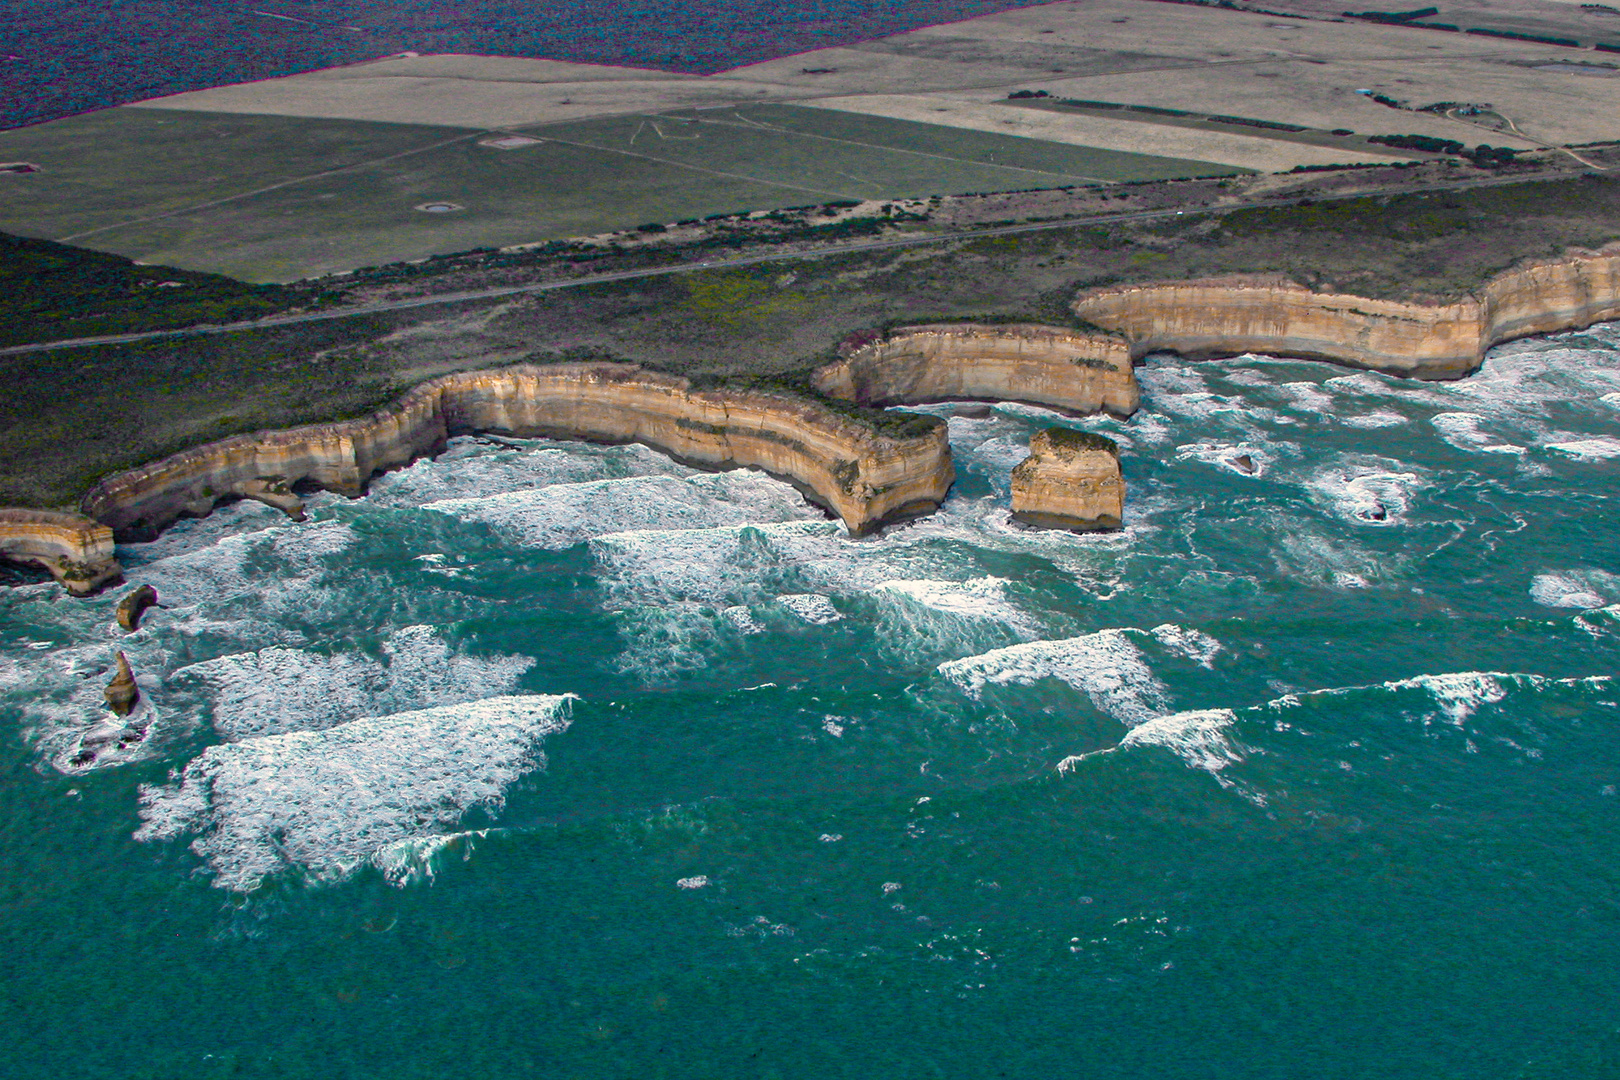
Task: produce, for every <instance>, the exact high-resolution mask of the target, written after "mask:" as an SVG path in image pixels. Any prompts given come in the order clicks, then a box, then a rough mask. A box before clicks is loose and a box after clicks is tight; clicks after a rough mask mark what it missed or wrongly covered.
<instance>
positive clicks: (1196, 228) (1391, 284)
mask: <svg viewBox="0 0 1620 1080" xmlns="http://www.w3.org/2000/svg"><path fill="white" fill-rule="evenodd" d="M1271 179H1272V180H1276V179H1278V178H1271ZM1616 240H1620V181H1617V180H1616V179H1613V178H1611V177H1609V176H1607V175H1601V174H1595V173H1594V174H1587V175H1575V176H1571V177H1569V178H1565V179H1557V180H1549V181H1542V182H1535V183H1523V184H1508V185H1505V186H1496V187H1480V188H1473V189H1466V190H1453V191H1446V192H1443V193H1430V194H1423V193H1406V194H1388V195H1368V196H1364V197H1357V198H1349V199H1336V200H1332V201H1326V200H1324V201H1320V202H1313V203H1310V204H1308V205H1290V206H1277V207H1269V208H1261V209H1249V210H1235V211H1231V212H1226V213H1198V212H1192V211H1189V212H1187V213H1185V214H1184V215H1181V216H1172V217H1169V218H1159V219H1155V220H1146V221H1134V222H1114V223H1092V224H1077V225H1073V226H1064V227H1060V228H1053V229H1048V230H1044V231H1040V232H1031V233H1022V234H1016V235H1001V236H983V237H976V238H971V239H965V240H952V241H948V242H939V243H934V244H926V245H920V246H915V247H903V248H893V249H886V250H877V251H863V252H853V253H844V254H831V255H821V256H814V257H809V256H807V257H802V258H792V259H786V260H783V261H774V262H769V263H760V264H755V265H749V266H740V267H716V268H711V269H692V270H686V271H683V272H681V273H677V274H671V275H668V276H663V277H650V278H641V279H635V280H628V281H621V282H613V283H610V284H598V285H584V286H579V287H575V288H569V289H562V290H558V291H554V292H547V293H540V294H533V295H526V296H518V297H505V298H499V299H492V300H480V301H468V302H462V303H458V304H453V305H445V306H435V307H428V308H421V309H413V310H408V311H402V312H393V313H389V314H386V315H368V316H356V317H354V318H347V319H338V320H333V321H327V322H316V323H306V324H298V325H289V326H282V327H264V328H259V329H255V330H252V331H244V332H241V333H232V334H222V335H214V336H206V337H203V336H199V337H189V338H184V337H183V338H175V339H162V340H159V341H155V342H146V343H142V344H139V345H127V346H105V347H97V348H78V349H59V350H54V351H49V352H44V353H34V354H24V355H18V356H10V357H4V358H0V417H3V418H4V419H3V421H0V504H8V505H31V506H41V507H62V506H71V505H72V504H74V503H75V502H76V501H77V499H78V497H79V496H80V495H81V494H82V493H83V491H84V490H85V489H86V488H87V487H88V486H89V485H90V484H91V483H92V482H94V480H95V479H96V478H97V477H99V476H102V475H105V474H106V473H109V472H112V471H116V470H119V469H123V468H128V467H131V466H134V465H137V464H140V463H142V462H144V461H148V460H151V459H152V458H154V457H158V456H160V455H163V454H166V453H170V452H173V451H175V450H178V449H180V448H182V447H185V446H188V445H194V444H197V443H200V442H204V441H208V440H211V439H216V438H220V437H223V436H225V435H229V434H233V433H236V432H241V431H250V430H255V429H259V428H266V427H283V426H289V425H293V424H299V423H307V422H313V421H320V420H330V419H339V418H343V417H349V416H355V415H359V414H363V413H364V412H367V411H369V410H371V409H373V408H375V407H377V406H379V405H382V404H384V403H386V402H387V401H388V400H390V399H391V398H393V397H394V396H395V395H397V394H398V393H400V392H402V391H403V390H405V389H406V388H408V387H409V386H411V385H414V384H415V383H417V382H420V381H422V380H423V379H426V378H430V377H432V376H434V375H438V374H443V373H447V372H451V371H458V370H467V369H473V368H480V367H490V366H496V365H500V364H506V363H514V362H519V361H524V360H527V361H531V362H546V361H553V360H559V361H560V360H580V359H600V358H612V359H622V360H631V361H635V362H638V363H642V364H646V365H648V366H651V367H655V368H659V369H662V370H666V371H671V372H675V373H679V374H683V375H686V376H689V377H692V378H694V380H696V381H698V382H700V383H701V384H703V385H718V384H724V383H727V382H737V383H745V384H748V385H753V386H757V387H760V388H763V389H775V390H779V391H781V392H795V393H797V392H806V387H807V384H806V382H805V375H806V374H807V373H808V371H809V370H810V369H811V368H813V367H814V366H815V365H816V364H818V363H821V362H823V361H825V360H826V359H828V358H830V357H831V356H832V355H833V352H834V350H835V348H836V346H837V345H838V343H839V342H840V341H842V340H844V339H846V338H848V337H849V336H850V335H852V334H859V333H869V332H871V331H872V330H874V329H882V328H884V327H889V326H894V325H899V324H905V323H914V322H926V321H936V320H980V321H1019V320H1030V321H1039V322H1047V323H1057V324H1066V323H1072V316H1071V315H1070V314H1069V308H1068V302H1069V300H1070V299H1071V298H1072V297H1073V295H1074V294H1075V292H1076V291H1077V290H1079V289H1083V288H1087V287H1092V286H1099V285H1107V284H1115V283H1126V282H1137V281H1154V280H1173V279H1188V278H1199V277H1210V276H1226V275H1265V276H1271V277H1279V276H1280V277H1285V278H1289V279H1292V280H1295V281H1298V282H1299V283H1301V284H1304V285H1307V286H1309V287H1312V288H1315V289H1318V290H1322V291H1345V292H1352V293H1356V294H1358V295H1364V296H1370V297H1384V298H1392V299H1403V300H1411V301H1420V302H1439V301H1444V300H1448V299H1451V298H1454V297H1456V296H1458V295H1460V294H1463V293H1466V292H1468V291H1469V290H1471V289H1474V288H1477V287H1478V286H1479V285H1480V284H1481V283H1483V282H1484V281H1486V280H1487V279H1489V278H1490V277H1491V276H1492V275H1494V274H1496V273H1498V272H1500V271H1501V270H1503V269H1506V268H1507V267H1509V266H1511V265H1513V264H1515V263H1517V262H1520V261H1523V260H1526V259H1534V258H1541V257H1548V256H1553V255H1557V254H1558V253H1560V252H1562V251H1564V250H1567V249H1569V248H1571V247H1597V246H1601V245H1603V244H1606V243H1610V242H1613V241H1616ZM668 243H669V244H670V245H673V247H670V248H663V249H659V250H660V251H662V252H663V254H662V255H659V254H657V253H656V252H653V251H652V250H651V249H649V250H647V251H643V252H640V253H631V252H620V253H619V256H618V257H619V258H622V259H629V258H631V256H632V255H634V258H635V259H649V260H656V259H658V258H664V257H667V256H669V255H670V252H671V251H673V250H674V247H678V246H679V244H678V243H677V242H676V240H674V239H670V240H668ZM602 250H605V249H602ZM491 254H499V253H475V254H473V255H469V256H465V257H461V258H460V259H452V260H443V265H441V266H439V267H438V268H437V269H436V270H435V272H434V273H433V274H432V275H430V276H429V277H427V278H426V279H425V280H426V282H427V283H430V284H431V286H432V287H433V288H440V287H442V288H468V287H474V286H475V285H476V284H477V283H479V282H483V281H487V280H489V279H490V277H491V275H492V274H493V275H495V276H497V277H501V276H502V275H509V274H513V273H517V272H519V271H520V270H523V271H524V272H533V273H540V272H543V271H547V270H548V267H547V266H546V265H542V263H544V260H545V258H550V259H551V260H552V261H556V260H558V259H561V260H563V261H569V260H572V259H576V258H579V257H581V256H584V255H587V254H590V253H589V252H587V251H585V249H584V248H581V247H578V246H575V247H572V248H570V249H569V250H568V251H557V252H553V253H551V255H550V256H545V255H544V254H543V253H531V254H534V256H535V259H536V260H537V261H535V262H533V263H530V264H527V269H526V270H525V269H524V268H523V267H511V266H508V267H506V268H504V269H502V268H497V269H491V268H489V267H488V266H486V265H485V264H484V262H483V260H485V259H486V258H488V257H489V256H490V255H491ZM706 257H707V256H706ZM594 258H601V259H606V260H607V261H608V263H609V264H611V265H610V266H604V267H603V268H614V269H618V268H622V264H621V263H613V262H612V259H613V258H614V256H613V254H612V253H611V252H609V253H608V254H606V255H600V256H598V255H592V256H591V258H587V259H585V262H586V263H587V264H591V265H595V264H593V263H592V259H594ZM143 269H145V268H143ZM551 269H555V268H554V267H553V268H551ZM165 273H168V272H167V271H165ZM368 274H369V275H371V276H368ZM333 280H334V279H326V280H325V282H324V283H322V284H321V285H320V286H319V289H321V290H324V289H328V288H329V287H331V286H332V283H333ZM423 284H424V280H421V279H417V278H415V277H413V276H412V275H410V274H407V273H402V272H401V268H392V269H390V268H382V269H379V270H376V271H370V272H366V273H360V274H356V275H353V277H352V279H351V280H350V281H349V284H348V285H347V286H346V287H347V288H349V289H351V290H357V291H362V294H363V291H364V290H366V289H372V290H377V291H380V292H382V293H389V292H392V291H394V290H396V289H398V288H400V287H402V286H410V287H411V290H412V291H414V290H415V289H418V288H421V287H422V286H423ZM311 288H312V289H314V288H315V287H314V286H311ZM166 291H178V290H166ZM317 291H319V290H317ZM5 302H8V303H9V302H11V301H10V299H9V298H6V299H5Z"/></svg>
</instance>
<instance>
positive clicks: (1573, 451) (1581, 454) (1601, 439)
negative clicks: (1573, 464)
mask: <svg viewBox="0 0 1620 1080" xmlns="http://www.w3.org/2000/svg"><path fill="white" fill-rule="evenodd" d="M1542 445H1543V447H1544V448H1546V449H1548V450H1551V451H1553V452H1554V453H1556V454H1562V455H1564V456H1565V457H1572V458H1575V459H1576V460H1579V461H1604V460H1607V459H1608V458H1614V457H1620V439H1617V438H1615V437H1614V436H1613V435H1599V436H1596V437H1594V438H1588V439H1566V440H1564V441H1562V442H1548V443H1543V444H1542Z"/></svg>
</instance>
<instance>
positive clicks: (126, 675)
mask: <svg viewBox="0 0 1620 1080" xmlns="http://www.w3.org/2000/svg"><path fill="white" fill-rule="evenodd" d="M103 692H104V693H105V694H106V695H107V708H109V709H111V710H112V711H113V712H115V713H117V714H118V715H119V716H128V715H129V714H130V711H131V710H133V709H134V708H135V702H136V701H138V700H140V696H141V693H140V690H139V689H137V688H136V686H135V673H134V672H132V671H130V670H129V660H128V659H126V658H125V656H124V654H123V653H122V652H120V653H119V654H118V672H117V674H115V675H114V676H113V680H112V682H110V683H108V684H107V689H106V690H105V691H103Z"/></svg>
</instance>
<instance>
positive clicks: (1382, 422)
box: [1329, 380, 1411, 430]
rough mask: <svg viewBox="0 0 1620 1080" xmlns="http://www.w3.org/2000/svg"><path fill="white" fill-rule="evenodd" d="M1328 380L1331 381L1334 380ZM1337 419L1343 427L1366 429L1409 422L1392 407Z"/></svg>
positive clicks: (1395, 425)
mask: <svg viewBox="0 0 1620 1080" xmlns="http://www.w3.org/2000/svg"><path fill="white" fill-rule="evenodd" d="M1329 381H1330V382H1331V381H1336V380H1329ZM1338 420H1339V423H1341V424H1343V425H1344V426H1345V427H1353V428H1364V429H1367V430H1376V429H1377V428H1390V427H1400V426H1401V425H1402V424H1406V423H1410V422H1411V421H1410V420H1409V419H1408V418H1407V417H1405V416H1402V415H1401V414H1400V413H1398V412H1395V411H1394V410H1393V409H1374V410H1373V411H1372V412H1367V413H1357V414H1355V415H1345V416H1340V417H1339V418H1338Z"/></svg>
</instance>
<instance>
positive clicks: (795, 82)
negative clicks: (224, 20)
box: [142, 0, 1620, 170]
mask: <svg viewBox="0 0 1620 1080" xmlns="http://www.w3.org/2000/svg"><path fill="white" fill-rule="evenodd" d="M1272 6H1273V7H1274V9H1278V10H1290V11H1299V12H1305V13H1309V14H1310V15H1311V18H1309V19H1291V18H1281V17H1279V16H1276V15H1262V14H1256V13H1251V12H1243V11H1234V10H1226V9H1217V8H1205V7H1197V6H1192V5H1186V4H1168V3H1155V2H1150V0H1085V2H1083V3H1082V2H1076V0H1068V2H1061V3H1055V4H1046V5H1041V6H1038V7H1030V8H1022V9H1019V10H1016V11H1009V12H1004V13H1002V14H999V15H989V16H984V17H981V18H977V19H970V20H966V21H964V22H958V23H952V24H947V25H943V26H935V27H929V28H926V29H922V30H917V31H913V32H911V33H906V34H898V35H895V36H893V37H890V38H884V39H881V40H878V41H870V42H864V43H861V44H857V45H853V46H847V47H837V48H829V49H821V50H816V51H814V52H809V53H802V54H799V55H796V56H790V57H783V58H780V59H776V60H771V61H767V62H765V63H760V64H753V65H749V66H747V67H743V68H738V69H736V70H734V71H729V72H724V73H721V74H719V75H714V76H709V77H699V76H691V75H674V74H667V73H661V72H650V71H642V70H637V69H632V68H616V67H599V66H594V65H587V64H572V63H564V62H559V61H547V60H524V59H513V58H503V57H478V56H422V57H408V56H407V57H395V58H390V59H386V60H379V61H375V62H372V63H367V64H358V65H353V66H351V67H346V68H335V69H330V70H327V71H319V72H310V73H307V74H303V75H295V76H290V77H288V78H283V79H271V80H266V81H263V82H257V83H249V84H243V85H239V86H229V87H219V88H216V89H211V90H199V91H194V92H192V93H186V94H177V95H173V96H171V97H167V98H161V99H157V100H154V101H149V102H144V103H142V104H143V107H147V108H173V109H186V110H192V111H204V112H230V113H246V114H259V115H266V114H268V115H279V116H297V117H311V118H317V117H318V118H333V119H350V120H369V121H382V122H391V123H416V124H432V125H440V126H444V127H454V128H462V129H477V130H491V129H495V130H498V129H507V128H518V127H526V128H533V127H536V126H540V125H545V124H550V123H558V122H565V121H571V120H581V119H589V118H596V117H604V116H614V115H623V114H627V113H643V112H663V111H668V110H673V109H681V108H694V107H696V108H702V107H719V106H727V105H740V104H748V103H758V102H794V103H799V104H805V105H816V104H821V105H825V106H828V107H832V108H837V109H840V110H844V111H850V112H857V113H865V114H869V115H876V116H886V117H891V118H900V119H909V120H922V121H926V122H928V123H934V124H944V125H954V126H958V127H961V128H964V129H968V130H975V131H994V132H998V133H1002V134H1015V135H1020V136H1024V137H1027V138H1035V139H1045V140H1049V141H1054V142H1060V143H1066V144H1071V145H1087V146H1096V147H1101V148H1105V149H1114V150H1122V151H1132V152H1140V153H1150V154H1159V155H1166V156H1174V157H1186V158H1199V159H1203V160H1209V161H1215V162H1220V163H1225V164H1231V165H1238V166H1242V167H1245V168H1254V169H1263V170H1278V169H1288V168H1292V167H1294V166H1296V165H1319V164H1333V163H1352V162H1357V161H1366V160H1377V159H1376V158H1373V157H1369V156H1367V155H1364V154H1358V153H1355V152H1353V151H1339V150H1334V149H1324V148H1321V147H1314V146H1309V145H1305V144H1300V143H1291V142H1285V141H1280V140H1274V139H1268V138H1266V137H1265V136H1264V135H1263V134H1262V133H1259V132H1256V133H1253V134H1246V133H1237V132H1233V133H1230V134H1228V133H1224V132H1214V131H1212V132H1202V131H1195V130H1190V129H1187V128H1174V127H1168V126H1166V125H1162V124H1153V123H1149V122H1142V121H1141V120H1140V119H1132V118H1129V117H1128V116H1121V117H1119V118H1113V117H1108V118H1099V117H1088V116H1079V115H1061V114H1051V113H1035V112H1032V111H1030V110H1013V109H1008V108H998V107H997V106H996V105H995V103H996V102H998V101H1001V100H1004V99H1005V98H1006V96H1007V94H1008V93H1009V92H1011V91H1013V90H1020V89H1030V90H1046V91H1047V92H1049V93H1051V94H1053V95H1056V96H1062V97H1075V98H1082V99H1091V100H1102V101H1113V102H1120V103H1125V104H1136V105H1153V106H1159V107H1167V108H1179V109H1189V110H1194V111H1199V112H1214V113H1224V114H1229V115H1238V116H1247V117H1253V118H1257V119H1263V120H1274V121H1281V122H1287V123H1297V124H1303V125H1305V126H1308V127H1313V128H1320V129H1328V130H1330V129H1333V128H1348V129H1350V130H1352V131H1355V132H1357V133H1360V134H1421V135H1432V136H1436V137H1440V138H1454V139H1458V140H1461V141H1464V142H1479V141H1484V142H1491V143H1493V144H1495V145H1508V146H1514V147H1518V148H1526V147H1530V146H1533V145H1536V144H1537V143H1554V144H1558V143H1581V142H1592V141H1598V140H1603V139H1612V138H1616V137H1620V54H1614V53H1601V52H1593V51H1592V50H1590V49H1585V50H1574V49H1567V48H1558V47H1554V46H1548V45H1541V44H1536V43H1531V42H1517V41H1511V40H1504V39H1500V38H1490V37H1483V36H1477V35H1469V34H1455V33H1439V32H1435V31H1432V30H1422V29H1414V28H1408V27H1399V26H1383V25H1377V24H1371V23H1365V22H1359V21H1354V20H1351V21H1345V20H1342V19H1337V15H1338V8H1339V5H1338V4H1336V3H1330V2H1329V0H1279V3H1277V4H1275V5H1272ZM1397 6H1398V5H1397ZM1435 18H1436V19H1440V20H1449V21H1454V22H1458V23H1459V24H1462V25H1472V24H1475V23H1481V22H1483V23H1489V24H1493V25H1497V26H1523V27H1526V28H1529V29H1535V28H1536V27H1538V26H1539V27H1541V28H1542V30H1543V31H1545V30H1546V29H1548V28H1550V29H1552V30H1554V31H1557V32H1561V33H1568V34H1578V35H1581V39H1582V40H1596V39H1599V38H1602V37H1604V35H1605V34H1607V36H1608V37H1609V38H1610V39H1614V40H1620V18H1616V17H1614V16H1604V15H1601V14H1596V13H1592V12H1589V11H1586V10H1584V9H1581V8H1580V7H1579V6H1578V5H1577V6H1574V7H1571V5H1570V4H1569V3H1566V2H1562V0H1466V2H1463V3H1459V4H1455V5H1448V6H1447V7H1446V8H1443V9H1442V11H1441V14H1440V15H1439V16H1435ZM1538 20H1539V21H1538ZM1573 62H1580V63H1584V64H1585V65H1587V68H1586V71H1587V72H1588V73H1587V74H1580V73H1577V71H1578V70H1579V69H1571V68H1570V67H1569V65H1571V64H1572V63H1573ZM1548 63H1553V64H1561V65H1563V68H1562V69H1561V70H1539V69H1538V68H1537V67H1536V66H1535V65H1537V64H1548ZM1599 64H1609V65H1614V67H1613V70H1615V72H1616V75H1615V76H1614V77H1594V76H1593V75H1592V74H1591V72H1593V71H1596V72H1600V73H1601V72H1603V71H1605V70H1608V69H1605V68H1594V67H1592V66H1591V65H1599ZM1357 90H1372V91H1376V92H1378V93H1381V94H1385V95H1388V96H1390V97H1393V98H1396V99H1399V100H1402V101H1406V102H1409V103H1411V104H1412V105H1414V106H1416V105H1425V104H1429V103H1432V102H1436V101H1462V102H1472V103H1478V104H1489V105H1492V106H1494V107H1495V108H1496V110H1497V111H1499V112H1500V113H1502V114H1503V115H1505V116H1507V117H1508V118H1509V119H1511V120H1512V121H1513V122H1514V123H1515V125H1516V126H1517V128H1518V131H1519V132H1521V133H1522V134H1523V135H1524V136H1526V138H1518V137H1516V136H1515V135H1514V134H1512V133H1506V132H1497V131H1492V130H1488V129H1486V128H1483V127H1481V126H1479V125H1476V124H1471V123H1467V122H1464V121H1461V120H1453V119H1448V118H1446V117H1443V116H1438V115H1434V114H1429V113H1420V112H1414V111H1406V110H1397V109H1390V108H1386V107H1385V106H1382V105H1379V104H1377V103H1376V102H1374V101H1372V100H1371V99H1370V98H1369V97H1368V96H1366V95H1364V94H1358V93H1357V92H1356V91H1357Z"/></svg>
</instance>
